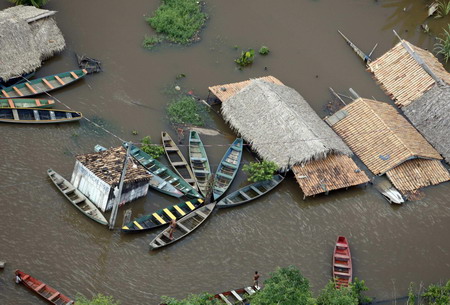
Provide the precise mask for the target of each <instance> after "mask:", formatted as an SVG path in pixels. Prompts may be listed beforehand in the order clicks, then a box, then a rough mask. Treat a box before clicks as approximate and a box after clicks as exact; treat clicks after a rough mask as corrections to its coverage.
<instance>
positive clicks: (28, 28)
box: [0, 5, 65, 81]
mask: <svg viewBox="0 0 450 305" xmlns="http://www.w3.org/2000/svg"><path fill="white" fill-rule="evenodd" d="M55 13H56V12H54V11H48V10H42V9H38V8H35V7H34V6H21V5H19V6H14V7H11V8H8V9H5V10H3V11H1V12H0V37H1V38H2V39H1V43H0V54H2V56H1V58H0V78H1V79H2V80H4V81H7V80H9V79H11V78H14V77H18V76H20V75H23V74H26V73H30V72H32V71H35V70H36V69H37V68H39V67H40V66H41V62H42V61H43V60H45V59H47V58H49V57H51V56H53V55H54V54H55V53H57V52H60V51H62V50H63V49H64V47H65V41H64V37H63V35H62V33H61V31H60V30H59V28H58V26H57V25H56V22H55V21H54V20H53V19H52V18H51V16H52V15H54V14H55Z"/></svg>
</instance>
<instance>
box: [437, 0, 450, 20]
mask: <svg viewBox="0 0 450 305" xmlns="http://www.w3.org/2000/svg"><path fill="white" fill-rule="evenodd" d="M449 13H450V1H444V0H441V1H438V7H437V14H436V18H442V17H444V16H447V15H448V14H449Z"/></svg>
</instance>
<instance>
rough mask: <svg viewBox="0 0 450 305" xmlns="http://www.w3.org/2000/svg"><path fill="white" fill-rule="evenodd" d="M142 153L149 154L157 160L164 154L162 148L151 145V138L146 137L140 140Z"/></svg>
mask: <svg viewBox="0 0 450 305" xmlns="http://www.w3.org/2000/svg"><path fill="white" fill-rule="evenodd" d="M141 143H142V147H141V149H142V151H143V152H145V153H147V154H149V155H150V156H151V157H152V158H153V159H157V158H159V157H160V156H161V155H162V154H163V153H164V148H163V147H162V146H159V145H153V144H152V138H150V136H146V137H144V138H143V139H142V140H141Z"/></svg>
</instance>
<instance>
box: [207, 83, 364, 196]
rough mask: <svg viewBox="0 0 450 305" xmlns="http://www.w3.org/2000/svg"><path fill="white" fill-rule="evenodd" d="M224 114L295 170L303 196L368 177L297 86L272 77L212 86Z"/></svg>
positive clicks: (256, 145) (261, 149)
mask: <svg viewBox="0 0 450 305" xmlns="http://www.w3.org/2000/svg"><path fill="white" fill-rule="evenodd" d="M209 90H210V92H211V93H213V94H214V95H215V96H216V97H217V98H218V99H219V100H220V101H221V102H222V106H221V107H222V114H223V116H224V119H225V120H226V121H227V122H228V123H229V124H230V125H231V127H232V128H233V129H234V130H236V131H237V132H238V133H239V134H240V135H241V136H242V138H244V139H245V140H246V141H247V142H248V143H250V145H251V147H252V149H253V150H254V151H255V152H257V153H258V154H259V155H260V156H261V157H262V158H263V159H264V160H268V161H273V162H275V163H276V164H277V165H278V166H279V167H280V169H281V170H282V171H286V170H290V169H292V170H293V172H294V174H295V177H296V179H297V181H298V183H299V184H300V187H301V189H302V190H303V193H304V195H305V196H312V195H315V194H320V193H326V192H328V191H331V190H336V189H340V188H347V187H349V186H353V185H359V184H363V183H366V182H368V181H369V179H368V177H367V175H366V174H365V173H364V172H363V171H361V170H360V169H359V168H358V167H357V165H356V164H355V163H354V162H353V160H352V159H351V157H350V156H351V155H352V152H351V150H350V149H349V148H348V147H347V145H346V144H345V143H344V142H343V141H342V140H341V139H340V138H339V137H338V136H337V135H336V134H335V133H334V132H333V130H332V129H331V128H330V127H329V126H327V124H326V123H325V122H323V120H321V119H320V117H319V116H318V115H317V114H316V113H315V112H314V110H313V109H312V108H311V107H310V106H309V104H308V103H307V102H306V101H305V100H304V99H303V97H302V96H301V95H300V94H299V93H298V92H297V91H295V90H294V89H292V88H289V87H287V86H285V85H283V84H282V83H281V82H280V81H279V80H278V79H276V78H274V77H272V76H268V77H263V78H260V79H254V80H249V81H244V82H239V83H234V84H227V85H219V86H214V87H210V88H209Z"/></svg>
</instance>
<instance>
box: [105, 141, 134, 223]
mask: <svg viewBox="0 0 450 305" xmlns="http://www.w3.org/2000/svg"><path fill="white" fill-rule="evenodd" d="M126 145H127V153H126V155H125V161H124V162H123V168H122V174H121V175H120V181H119V193H118V194H117V198H116V201H115V202H114V205H113V208H112V212H111V217H110V218H109V229H110V230H112V229H114V224H115V223H116V217H117V211H118V209H119V204H120V199H121V197H122V188H123V181H124V180H125V175H126V174H127V165H128V155H129V154H130V148H131V143H127V144H126Z"/></svg>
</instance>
